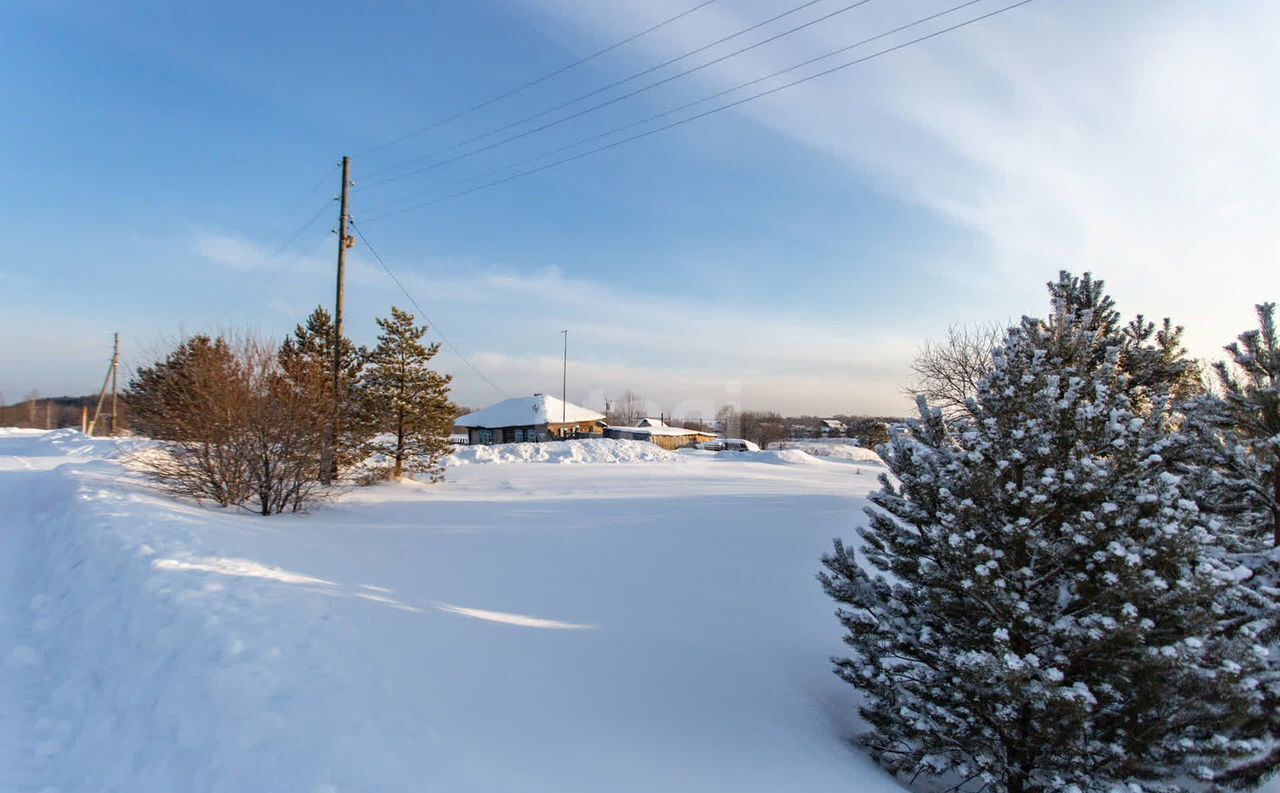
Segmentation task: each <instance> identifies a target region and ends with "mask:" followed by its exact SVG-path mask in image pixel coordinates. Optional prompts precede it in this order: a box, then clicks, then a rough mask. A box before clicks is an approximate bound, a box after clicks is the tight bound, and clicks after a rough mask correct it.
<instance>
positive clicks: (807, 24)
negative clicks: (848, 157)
mask: <svg viewBox="0 0 1280 793" xmlns="http://www.w3.org/2000/svg"><path fill="white" fill-rule="evenodd" d="M870 2H871V0H857V1H856V2H853V3H850V4H849V5H846V6H844V7H842V8H837V9H836V10H835V11H832V12H830V13H828V14H824V15H823V16H820V17H818V18H817V19H812V20H810V21H808V22H805V23H804V24H802V25H797V26H795V27H793V28H791V29H790V30H784V31H782V32H781V33H775V34H774V35H772V36H770V37H769V38H767V39H764V40H762V41H757V42H756V43H755V44H751V45H748V46H746V47H743V48H742V49H739V50H735V51H733V52H730V53H728V54H725V55H721V56H720V57H719V58H715V59H712V60H709V61H707V62H706V63H702V64H699V65H697V66H694V67H692V68H689V69H685V70H684V71H682V72H677V73H676V74H673V75H670V76H668V77H664V78H662V79H661V80H658V81H657V82H652V83H649V84H648V85H644V86H641V87H639V88H637V89H635V90H634V91H628V92H627V93H625V94H622V95H621V96H615V97H613V98H612V99H608V100H606V101H604V102H601V103H599V104H596V105H592V106H591V107H588V108H584V109H582V110H579V111H577V112H576V113H570V114H569V115H567V116H561V117H560V118H557V119H555V120H554V121H548V122H547V123H546V124H543V125H542V126H539V127H534V128H533V129H528V130H525V131H524V132H519V133H517V134H515V135H510V136H508V137H505V138H503V139H501V140H497V141H494V142H493V143H490V144H487V145H485V146H481V147H480V148H478V149H472V150H471V151H465V152H462V153H461V154H458V155H456V156H453V157H449V158H448V159H445V160H440V161H439V162H435V163H432V164H431V165H424V166H422V167H421V168H415V169H414V170H412V171H408V172H406V173H402V174H399V175H398V176H392V177H389V178H386V179H382V180H380V181H378V182H375V183H374V184H372V185H370V187H377V186H378V185H383V184H387V183H388V182H395V181H398V180H400V179H405V178H407V177H410V176H414V175H415V174H420V173H423V172H425V171H432V170H435V169H436V168H440V167H442V166H445V165H448V164H450V163H454V162H458V161H459V160H465V159H467V158H468V157H474V156H475V155H477V154H480V153H482V152H486V151H489V150H490V149H496V148H498V147H499V146H504V145H506V144H508V143H511V142H512V141H517V140H520V139H521V138H526V137H528V136H530V135H536V134H537V133H539V132H542V131H543V130H547V129H551V128H552V127H556V126H559V125H561V124H563V123H565V122H566V121H572V120H573V119H575V118H580V117H582V116H585V115H586V114H588V113H593V112H595V111H597V110H600V109H601V108H605V107H608V106H610V105H614V104H617V103H618V102H621V101H623V100H626V99H630V98H631V97H633V96H636V95H637V94H642V93H644V92H645V91H649V90H651V89H654V88H657V87H658V86H661V85H666V84H667V83H669V82H672V81H673V80H679V79H680V78H681V77H687V76H688V75H690V74H693V73H694V72H699V71H702V70H703V69H706V68H709V67H711V66H715V65H716V64H717V63H721V62H723V61H727V60H729V59H730V58H734V57H737V56H739V55H741V54H743V53H744V52H749V51H751V50H754V49H755V48H757V47H762V46H764V45H765V44H769V43H770V42H773V41H777V40H778V39H780V38H782V37H784V36H790V35H791V34H792V33H795V32H797V31H801V30H804V29H805V28H808V27H812V26H813V25H816V24H818V23H819V22H826V21H827V20H828V19H831V18H832V17H835V16H838V15H840V14H843V13H845V12H847V11H852V10H853V9H855V8H857V7H858V6H864V5H866V4H867V3H870ZM450 148H456V147H450Z"/></svg>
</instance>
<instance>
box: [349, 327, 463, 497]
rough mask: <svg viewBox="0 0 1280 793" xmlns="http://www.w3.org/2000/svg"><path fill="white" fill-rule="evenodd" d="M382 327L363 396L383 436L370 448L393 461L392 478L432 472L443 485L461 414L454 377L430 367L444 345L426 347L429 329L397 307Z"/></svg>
mask: <svg viewBox="0 0 1280 793" xmlns="http://www.w3.org/2000/svg"><path fill="white" fill-rule="evenodd" d="M378 327H379V328H381V330H382V332H381V333H380V334H379V335H378V343H377V345H376V346H375V347H374V348H373V351H372V352H370V353H369V357H368V366H367V368H366V370H365V373H364V378H363V380H362V382H361V386H360V392H361V405H362V411H363V413H364V415H365V417H366V419H367V420H368V421H369V422H370V426H372V427H374V428H375V429H376V430H377V432H379V433H382V434H380V435H378V436H376V437H375V438H374V439H373V440H372V441H371V442H369V443H368V444H367V445H366V449H367V450H368V451H369V452H370V453H373V454H379V455H382V456H383V457H385V458H386V459H387V460H389V461H390V462H389V465H388V466H387V468H388V474H389V475H390V476H392V477H394V478H397V479H398V478H400V477H401V476H403V475H404V474H405V473H426V474H429V476H430V479H431V481H433V482H436V481H439V480H441V479H442V478H443V468H442V466H441V462H440V461H441V459H442V458H443V457H444V455H446V454H448V453H449V449H450V445H449V436H450V434H451V432H452V430H453V418H454V416H455V415H456V411H455V407H454V405H453V403H452V402H450V400H449V383H450V381H451V380H452V378H451V377H449V376H448V375H442V374H439V373H438V372H436V371H434V370H432V369H431V368H430V367H428V365H427V364H428V362H430V360H431V359H432V358H434V357H435V355H436V353H437V352H439V350H440V345H439V344H432V345H430V346H426V345H424V344H423V343H422V338H423V336H425V335H426V333H427V326H426V325H415V324H414V318H413V315H412V314H410V313H408V312H407V311H401V310H400V309H398V308H396V307H395V306H392V308H391V317H390V318H389V319H382V318H379V319H378Z"/></svg>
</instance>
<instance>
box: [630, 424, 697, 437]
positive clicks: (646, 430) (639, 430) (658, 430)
mask: <svg viewBox="0 0 1280 793" xmlns="http://www.w3.org/2000/svg"><path fill="white" fill-rule="evenodd" d="M609 429H610V430H611V431H613V432H627V433H630V434H632V435H706V436H714V435H715V433H713V432H703V431H701V430H687V429H685V428H684V427H668V426H667V425H665V424H663V425H662V426H661V427H610V428H609Z"/></svg>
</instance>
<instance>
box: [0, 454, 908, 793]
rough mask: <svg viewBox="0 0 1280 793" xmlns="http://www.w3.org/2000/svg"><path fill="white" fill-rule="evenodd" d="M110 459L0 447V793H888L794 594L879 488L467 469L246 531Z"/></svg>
mask: <svg viewBox="0 0 1280 793" xmlns="http://www.w3.org/2000/svg"><path fill="white" fill-rule="evenodd" d="M117 452H118V447H117V445H116V444H114V443H112V442H110V441H104V440H98V441H88V440H86V439H84V438H83V436H80V435H78V434H75V433H69V432H56V433H49V434H42V433H27V432H20V431H12V430H0V530H2V534H0V575H2V576H3V580H4V582H5V583H4V584H3V589H2V590H0V664H2V666H0V674H2V675H3V676H2V677H0V680H3V683H2V684H0V791H5V792H6V793H7V791H60V793H79V792H80V791H122V792H123V791H129V793H161V792H162V791H163V792H164V793H170V792H171V791H184V792H185V793H197V792H201V791H299V792H301V793H321V792H322V791H323V792H325V793H336V792H341V793H350V792H352V791H448V792H449V793H453V792H454V791H459V792H475V793H480V792H481V791H484V792H490V791H491V792H493V793H511V792H517V793H524V792H525V791H528V792H530V793H533V792H535V791H546V792H547V793H579V792H580V791H581V792H582V793H586V792H588V791H589V792H590V793H599V792H600V791H623V792H625V791H637V792H638V791H645V792H646V793H648V792H649V791H679V792H681V793H696V792H698V791H735V793H752V792H753V791H770V793H773V792H775V791H780V790H786V791H850V790H853V791H891V790H899V789H900V788H899V786H898V785H897V784H896V783H895V782H894V781H892V780H891V779H889V778H887V777H886V776H885V775H884V774H883V773H882V772H881V771H879V770H878V769H877V768H876V767H875V766H874V765H873V764H871V762H870V761H869V760H868V759H867V758H866V757H865V756H864V755H863V754H861V753H860V752H859V751H857V750H856V749H854V748H852V747H850V746H849V744H848V742H847V738H848V736H849V735H850V734H851V733H853V732H855V731H856V730H857V729H858V727H857V724H856V722H855V716H854V699H853V697H854V692H853V691H852V689H850V688H849V687H848V686H846V685H844V684H842V683H840V682H839V681H838V680H837V679H836V678H835V676H834V675H832V674H831V672H830V665H829V663H828V660H827V658H828V656H830V655H832V654H833V653H839V652H840V650H841V646H840V643H839V640H838V639H839V626H838V624H837V623H836V622H835V620H834V618H833V617H832V615H831V611H832V605H831V603H830V602H829V601H828V600H827V599H826V598H825V596H824V595H823V594H822V592H821V590H820V588H819V587H818V585H817V583H816V581H815V580H814V575H815V573H816V572H817V570H818V567H819V563H818V558H819V556H820V555H821V554H822V553H823V552H824V551H825V550H826V549H827V547H828V546H829V543H830V538H831V537H832V536H835V535H837V534H839V535H843V536H849V535H851V534H852V530H853V527H854V526H855V525H856V524H857V523H858V522H859V521H860V519H861V513H860V510H861V507H862V505H863V503H864V498H865V495H866V493H867V492H868V491H869V490H870V489H871V488H872V487H874V485H875V474H876V473H878V471H879V470H881V469H880V468H879V467H878V466H875V465H874V464H871V463H857V462H850V461H830V460H824V459H816V458H813V457H811V456H809V455H806V454H804V453H803V452H799V451H797V450H786V451H785V452H782V453H776V452H775V453H763V454H761V455H758V456H756V455H741V454H730V453H724V454H711V453H692V454H690V453H681V454H676V455H667V454H659V455H655V456H654V458H653V459H651V460H647V461H642V462H623V463H603V462H591V461H590V459H594V458H593V456H592V455H593V454H595V453H594V452H590V450H588V451H585V452H581V453H580V454H578V455H577V459H576V460H574V462H576V463H577V464H574V465H554V464H540V463H538V462H528V463H524V464H505V465H494V464H481V463H483V462H484V461H483V460H481V459H478V458H473V459H471V460H470V461H469V462H470V464H467V465H456V466H452V467H451V468H450V470H449V481H448V482H447V483H445V484H443V485H438V486H428V485H419V484H415V483H410V484H405V485H385V486H378V487H374V488H366V489H361V490H356V491H353V492H351V493H349V494H347V495H346V496H344V497H343V498H342V499H340V500H339V501H338V502H337V503H334V504H332V505H327V506H325V507H323V508H321V509H320V510H318V511H317V512H315V513H314V514H311V515H307V516H281V517H277V518H270V519H263V518H259V517H255V516H252V515H245V514H234V513H230V512H226V511H218V510H212V509H206V508H201V507H196V506H191V505H186V504H180V503H177V502H174V501H172V500H169V499H167V498H164V497H162V496H159V495H157V494H155V493H154V492H153V491H151V490H150V489H149V488H148V487H147V486H146V485H145V484H144V483H142V482H140V481H138V480H137V479H136V478H135V477H133V476H132V475H131V474H130V473H129V472H128V471H127V469H126V468H125V467H124V466H122V465H121V463H120V462H119V461H118V460H116V459H113V458H114V457H115V456H116V454H117ZM494 454H495V459H498V458H501V459H504V460H506V461H507V462H509V463H510V462H513V460H511V459H506V458H507V457H512V456H515V457H518V456H519V455H506V456H505V457H504V455H503V454H502V450H498V451H497V452H494ZM623 456H624V457H626V456H627V455H623ZM584 457H585V458H587V459H588V461H585V462H584V461H583V458H584ZM564 461H565V460H548V462H564Z"/></svg>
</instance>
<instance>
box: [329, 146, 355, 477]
mask: <svg viewBox="0 0 1280 793" xmlns="http://www.w3.org/2000/svg"><path fill="white" fill-rule="evenodd" d="M350 186H351V158H350V157H348V156H346V155H343V157H342V192H341V193H340V194H339V197H338V284H337V289H336V290H335V295H334V307H333V417H332V419H331V421H330V423H329V457H330V459H329V471H328V473H329V480H330V481H332V480H333V479H335V478H336V477H337V476H338V433H339V426H338V425H339V417H340V416H341V414H342V303H343V301H344V299H345V297H346V277H347V248H350V247H351V246H352V245H355V242H356V241H355V238H354V237H352V236H351V235H349V234H348V233H347V221H348V220H349V217H348V214H347V188H349V187H350Z"/></svg>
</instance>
